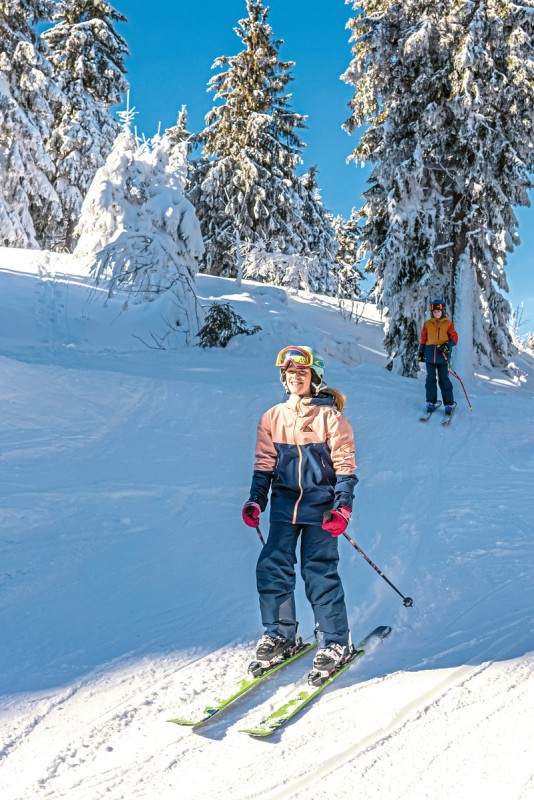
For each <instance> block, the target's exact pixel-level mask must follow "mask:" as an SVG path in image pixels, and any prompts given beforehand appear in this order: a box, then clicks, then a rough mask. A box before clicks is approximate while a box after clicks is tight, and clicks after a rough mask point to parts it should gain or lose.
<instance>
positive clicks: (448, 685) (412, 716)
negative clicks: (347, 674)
mask: <svg viewBox="0 0 534 800" xmlns="http://www.w3.org/2000/svg"><path fill="white" fill-rule="evenodd" d="M492 663H493V662H492V661H488V662H486V663H484V664H481V665H480V667H478V668H476V667H471V666H461V667H458V668H457V669H455V670H454V671H453V672H452V673H451V674H450V675H447V677H446V678H445V679H444V680H443V681H441V683H439V684H438V685H437V686H434V687H433V688H432V689H430V690H429V691H427V692H424V693H423V694H421V695H419V697H417V698H415V699H414V700H412V701H411V702H410V703H408V704H407V705H406V706H404V707H403V708H402V709H400V711H399V712H397V714H396V715H395V716H394V718H393V719H392V720H391V722H390V723H389V725H388V726H387V727H386V728H380V729H378V730H376V731H373V733H371V734H368V735H367V736H365V737H364V738H363V739H361V740H360V741H359V742H354V743H352V744H351V745H350V747H347V749H346V750H343V751H342V752H339V753H337V754H336V755H335V756H334V757H333V758H330V759H328V760H327V761H324V762H323V763H322V764H321V766H320V767H319V768H318V769H316V770H314V771H313V772H309V771H308V772H306V774H305V775H303V776H301V777H300V778H297V779H296V780H295V781H293V782H292V783H291V784H290V785H289V786H288V785H287V784H286V786H285V788H284V789H283V790H282V791H279V790H278V789H276V790H275V791H274V792H269V793H266V794H264V795H263V798H264V800H291V798H292V797H296V795H295V794H294V793H295V792H300V791H302V790H303V789H306V788H308V787H309V786H312V785H314V784H315V785H316V784H317V781H320V780H321V779H322V778H325V777H326V776H327V775H330V774H331V773H332V772H335V771H336V769H338V768H339V767H342V766H344V765H345V764H346V763H347V761H349V760H351V759H352V758H354V757H355V756H358V755H360V754H363V753H366V752H369V751H372V750H374V749H376V748H377V747H379V746H380V745H381V744H382V743H384V742H386V741H387V740H388V739H391V738H392V736H394V735H397V734H398V733H399V732H400V731H401V730H402V729H403V728H404V727H405V726H406V725H407V724H408V723H410V722H413V721H414V720H417V719H418V718H419V717H421V716H422V714H423V713H425V712H426V710H427V709H428V708H429V707H430V706H433V705H436V704H437V703H439V702H440V701H441V700H442V699H443V698H444V697H445V696H446V695H447V693H448V692H449V691H450V690H451V689H456V688H459V687H463V686H465V684H467V683H468V682H469V681H470V680H472V679H473V678H476V677H477V676H478V675H481V674H482V673H483V672H485V671H486V670H487V669H488V668H489V666H490V665H491V664H492ZM398 674H399V672H395V673H391V674H390V675H388V676H387V678H386V680H387V679H394V678H395V677H396V676H398ZM288 792H291V794H288ZM255 797H256V795H250V797H249V798H247V800H254V798H255Z"/></svg>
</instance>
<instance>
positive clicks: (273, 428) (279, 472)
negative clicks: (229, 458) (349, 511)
mask: <svg viewBox="0 0 534 800" xmlns="http://www.w3.org/2000/svg"><path fill="white" fill-rule="evenodd" d="M355 469H356V462H355V453H354V435H353V432H352V428H351V425H350V423H349V421H348V420H347V418H346V417H344V416H343V414H341V413H340V412H339V411H338V410H337V409H336V408H335V406H334V398H333V397H332V396H331V395H327V394H325V395H324V396H319V397H298V395H290V396H289V398H288V400H287V401H286V402H285V403H278V404H277V405H275V406H273V407H272V408H270V409H269V410H268V411H266V412H265V414H264V415H263V416H262V418H261V420H260V423H259V425H258V431H257V438H256V459H255V464H254V475H253V478H252V486H251V490H250V501H251V502H256V503H258V504H259V506H260V507H261V509H262V511H264V510H265V507H266V505H267V498H268V494H269V489H271V522H273V521H280V522H292V523H293V524H315V525H320V524H321V523H322V518H323V513H324V512H325V511H328V510H330V509H332V508H339V507H340V506H347V507H348V508H352V501H353V497H354V487H355V486H356V484H357V482H358V478H357V477H356V475H355V474H354V471H355Z"/></svg>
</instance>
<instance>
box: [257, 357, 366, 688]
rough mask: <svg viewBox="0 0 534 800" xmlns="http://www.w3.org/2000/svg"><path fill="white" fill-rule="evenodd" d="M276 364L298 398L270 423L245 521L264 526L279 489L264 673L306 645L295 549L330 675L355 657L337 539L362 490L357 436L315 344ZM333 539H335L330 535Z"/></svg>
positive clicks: (265, 567) (263, 427) (262, 645)
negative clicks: (263, 516) (300, 637)
mask: <svg viewBox="0 0 534 800" xmlns="http://www.w3.org/2000/svg"><path fill="white" fill-rule="evenodd" d="M276 366H277V367H279V368H280V380H281V381H282V383H283V385H284V387H285V389H286V391H287V393H288V394H289V398H288V399H287V401H286V402H283V403H279V404H277V405H275V406H273V407H272V408H270V409H269V410H268V411H267V412H266V413H265V414H264V415H263V416H262V418H261V420H260V423H259V426H258V431H257V443H256V459H255V465H254V474H253V478H252V486H251V489H250V497H249V499H248V500H247V502H246V503H245V505H244V506H243V510H242V516H243V520H244V522H245V523H246V524H247V525H249V526H251V527H257V526H258V523H259V518H260V512H262V511H264V510H265V507H266V505H267V499H268V494H269V490H271V512H270V530H269V537H268V539H267V542H266V544H265V546H264V548H263V550H262V552H261V555H260V557H259V559H258V564H257V569H256V579H257V587H258V593H259V599H260V610H261V618H262V623H263V626H264V628H265V634H264V635H263V636H262V638H261V639H260V640H259V642H258V644H257V647H256V659H257V661H258V662H260V664H261V665H262V666H264V667H265V668H266V667H267V666H268V665H269V664H272V663H275V662H276V661H280V660H281V659H283V658H285V657H286V656H287V655H289V654H290V653H291V652H292V650H293V649H294V648H295V642H296V640H297V633H298V631H297V621H296V611H295V600H294V589H295V564H296V561H297V559H296V548H297V543H298V539H299V537H300V563H301V574H302V578H303V580H304V585H305V590H306V596H307V598H308V600H309V602H310V603H311V605H312V608H313V612H314V615H315V623H316V636H317V642H318V652H317V654H316V656H315V659H314V662H313V666H314V670H315V671H316V672H319V673H320V674H321V675H323V676H326V675H328V674H330V673H331V672H333V671H334V670H335V669H336V668H337V667H338V666H340V665H341V664H342V663H343V662H344V661H345V660H346V659H347V657H348V656H349V655H350V647H351V645H350V635H349V626H348V621H347V611H346V608H345V598H344V593H343V587H342V585H341V580H340V577H339V575H338V571H337V563H338V561H339V556H338V542H337V538H336V537H338V536H339V535H341V534H342V533H343V532H344V531H345V530H346V528H347V525H348V523H349V520H350V515H351V511H352V501H353V496H354V487H355V486H356V483H357V482H358V479H357V477H356V475H355V474H354V471H355V469H356V464H355V460H354V436H353V432H352V428H351V426H350V424H349V422H348V420H347V419H346V418H345V417H344V416H343V414H342V413H341V411H342V410H343V407H344V404H345V398H344V396H343V395H342V394H341V392H338V391H337V390H335V389H332V388H328V387H327V385H326V384H325V383H324V382H323V377H324V368H325V365H324V361H323V360H322V359H321V358H319V356H317V355H316V354H315V353H314V352H313V350H312V349H311V348H310V347H304V346H302V347H301V346H290V347H285V348H284V349H283V350H281V351H280V352H279V354H278V357H277V359H276ZM329 534H330V535H329Z"/></svg>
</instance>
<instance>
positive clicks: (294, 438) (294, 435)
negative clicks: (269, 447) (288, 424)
mask: <svg viewBox="0 0 534 800" xmlns="http://www.w3.org/2000/svg"><path fill="white" fill-rule="evenodd" d="M296 411H297V415H296V417H295V424H294V425H293V441H294V442H295V446H296V448H297V450H298V451H299V470H298V476H299V489H300V494H299V496H298V498H297V502H296V503H295V508H294V509H293V525H296V523H297V511H298V507H299V503H300V501H301V500H302V495H303V494H304V489H303V488H302V450H301V449H300V445H299V444H298V443H297V433H296V432H297V422H298V421H299V411H300V400H299V401H298V403H297V406H296Z"/></svg>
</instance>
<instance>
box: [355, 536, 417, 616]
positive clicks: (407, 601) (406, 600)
mask: <svg viewBox="0 0 534 800" xmlns="http://www.w3.org/2000/svg"><path fill="white" fill-rule="evenodd" d="M343 536H344V537H345V539H346V540H347V541H348V542H350V543H351V545H352V546H353V547H354V549H355V550H357V551H358V553H359V554H360V555H361V556H363V557H364V558H365V560H366V561H367V563H368V564H370V565H371V566H372V568H373V569H374V570H375V572H378V574H379V575H380V577H381V578H384V580H385V581H386V583H389V585H390V586H391V588H392V589H395V591H396V592H397V594H399V595H400V596H401V597H402V601H403V603H404V605H405V606H406V608H410V606H413V600H412V598H411V597H405V596H404V595H403V594H402V592H399V590H398V589H397V587H396V586H393V584H392V583H391V581H390V580H389V578H386V576H385V575H384V573H383V572H382V571H381V570H379V569H378V567H377V566H376V564H373V562H372V561H371V559H370V558H369V556H366V555H365V553H364V552H363V550H362V549H361V548H360V547H358V545H357V544H356V542H354V541H353V540H352V539H351V538H350V536H349V534H348V533H347V532H346V531H345V532H344V533H343Z"/></svg>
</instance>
